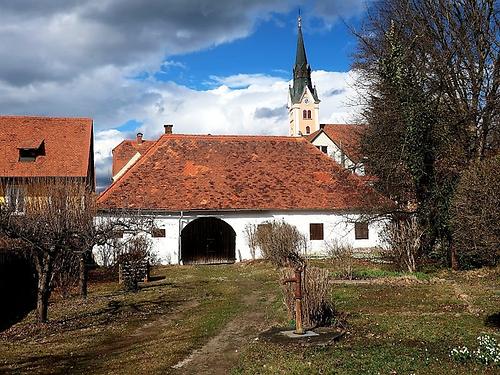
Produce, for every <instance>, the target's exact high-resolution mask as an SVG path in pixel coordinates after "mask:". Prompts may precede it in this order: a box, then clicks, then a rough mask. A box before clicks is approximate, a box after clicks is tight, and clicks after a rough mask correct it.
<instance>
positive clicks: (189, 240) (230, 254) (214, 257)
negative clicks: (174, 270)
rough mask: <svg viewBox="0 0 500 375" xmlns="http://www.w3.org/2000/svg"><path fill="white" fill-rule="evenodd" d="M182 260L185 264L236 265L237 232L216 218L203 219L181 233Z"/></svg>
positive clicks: (194, 221)
mask: <svg viewBox="0 0 500 375" xmlns="http://www.w3.org/2000/svg"><path fill="white" fill-rule="evenodd" d="M181 259H182V262H183V263H184V264H220V263H234V261H235V260H236V232H235V231H234V229H233V228H232V227H231V226H230V225H229V224H228V223H226V222H225V221H223V220H221V219H218V218H216V217H201V218H198V219H195V220H193V221H192V222H190V223H189V224H188V225H186V227H185V228H184V229H183V230H182V232H181Z"/></svg>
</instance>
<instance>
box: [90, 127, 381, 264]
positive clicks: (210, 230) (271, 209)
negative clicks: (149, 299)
mask: <svg viewBox="0 0 500 375" xmlns="http://www.w3.org/2000/svg"><path fill="white" fill-rule="evenodd" d="M131 142H132V141H131ZM135 142H144V141H143V140H142V139H138V140H136V141H135ZM125 164H127V163H125ZM98 202H99V205H100V208H101V212H102V213H103V215H113V214H114V213H115V212H117V211H119V212H122V213H123V212H140V213H141V214H142V215H151V216H153V217H155V220H156V227H157V228H158V229H159V230H158V231H156V233H155V237H153V238H152V241H153V245H154V249H155V250H156V252H157V253H158V255H159V256H160V258H161V259H162V261H163V262H171V263H185V264H187V263H220V262H234V261H239V260H245V259H251V258H252V252H251V249H250V247H249V245H248V241H247V238H246V236H245V228H246V227H248V226H249V225H254V226H257V225H259V224H264V223H265V222H266V221H269V220H284V221H285V222H287V223H290V224H292V225H295V226H296V227H297V228H298V229H299V231H301V232H302V233H303V234H304V235H305V236H306V237H307V239H308V249H307V251H308V252H309V253H310V254H316V255H321V254H324V251H325V249H326V245H327V244H328V243H333V242H340V243H345V244H350V245H352V246H354V247H355V248H370V247H374V246H376V245H377V244H378V232H379V224H378V223H376V222H372V223H368V222H364V221H362V219H363V218H364V217H365V214H366V213H373V212H380V211H381V209H382V208H383V207H387V206H389V205H390V202H388V201H387V200H386V199H385V198H384V197H382V196H381V195H379V194H378V193H376V192H375V191H374V190H372V189H371V188H370V187H368V186H366V184H365V183H364V181H363V180H362V179H361V178H360V177H358V176H357V175H355V174H352V173H350V172H349V171H347V170H346V169H344V168H342V167H341V166H340V165H338V164H337V163H336V162H335V161H334V160H332V159H331V158H330V157H328V156H327V155H325V154H324V153H322V152H321V151H319V150H318V149H317V148H316V147H315V146H314V145H312V144H311V143H310V142H309V141H308V140H306V139H305V138H303V137H282V136H221V135H185V134H173V133H172V132H171V128H170V127H169V128H167V131H166V134H164V135H162V136H161V137H160V138H159V139H158V140H156V141H155V142H154V143H152V144H151V145H150V147H149V148H148V150H147V151H146V152H145V153H144V154H142V155H141V156H140V157H139V158H138V160H137V161H136V162H134V163H132V164H131V165H130V166H129V167H128V168H127V169H126V170H125V171H123V173H122V174H120V175H119V176H118V177H117V178H116V179H115V181H114V182H113V184H112V185H111V186H110V187H109V188H108V189H107V190H106V191H104V192H103V193H102V194H101V195H100V197H99V200H98Z"/></svg>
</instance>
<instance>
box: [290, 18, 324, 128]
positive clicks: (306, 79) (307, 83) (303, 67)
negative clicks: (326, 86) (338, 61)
mask: <svg viewBox="0 0 500 375" xmlns="http://www.w3.org/2000/svg"><path fill="white" fill-rule="evenodd" d="M319 102H320V100H319V99H318V93H317V92H316V86H313V84H312V81H311V67H310V66H309V64H308V63H307V56H306V49H305V47H304V37H303V36H302V19H301V17H300V16H299V18H298V39H297V55H296V57H295V66H294V68H293V86H291V87H289V95H288V106H287V107H288V118H289V121H290V127H289V133H290V135H291V136H294V137H297V136H300V135H306V134H311V133H313V132H315V131H316V130H319Z"/></svg>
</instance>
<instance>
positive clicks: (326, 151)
mask: <svg viewBox="0 0 500 375" xmlns="http://www.w3.org/2000/svg"><path fill="white" fill-rule="evenodd" d="M319 149H320V150H321V152H324V153H325V154H328V146H319Z"/></svg>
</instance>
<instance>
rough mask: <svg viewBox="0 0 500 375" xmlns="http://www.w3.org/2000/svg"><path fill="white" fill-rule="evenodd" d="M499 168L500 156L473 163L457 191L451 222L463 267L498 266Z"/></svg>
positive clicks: (499, 234) (499, 243)
mask: <svg viewBox="0 0 500 375" xmlns="http://www.w3.org/2000/svg"><path fill="white" fill-rule="evenodd" d="M499 168H500V156H496V157H493V158H490V159H488V160H485V161H482V162H479V163H475V164H473V165H472V166H471V167H470V168H469V169H467V170H466V171H465V172H464V173H463V175H462V177H461V179H460V182H459V184H458V187H457V190H456V192H455V196H454V199H453V202H452V208H451V213H452V219H451V223H452V229H453V242H454V246H455V248H456V251H457V255H458V258H459V263H460V266H461V267H462V268H476V267H482V266H494V265H496V264H498V263H499V260H500V209H499V207H500V173H499Z"/></svg>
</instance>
